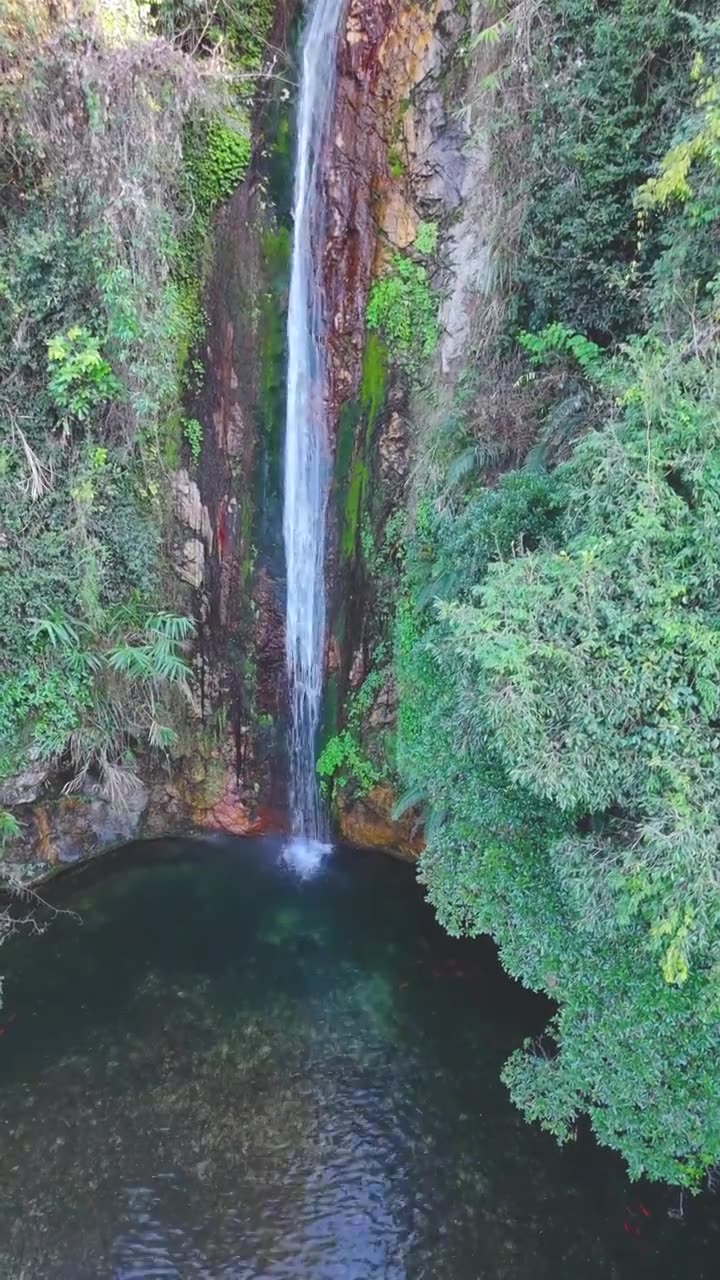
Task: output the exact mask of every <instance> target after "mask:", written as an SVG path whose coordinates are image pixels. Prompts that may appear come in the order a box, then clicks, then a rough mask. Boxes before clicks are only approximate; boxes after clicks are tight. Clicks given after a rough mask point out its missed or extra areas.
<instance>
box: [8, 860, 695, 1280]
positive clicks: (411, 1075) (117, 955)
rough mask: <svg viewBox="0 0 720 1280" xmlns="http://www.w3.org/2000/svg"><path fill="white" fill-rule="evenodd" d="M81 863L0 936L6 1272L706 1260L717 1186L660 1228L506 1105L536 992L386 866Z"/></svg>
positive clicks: (624, 1188)
mask: <svg viewBox="0 0 720 1280" xmlns="http://www.w3.org/2000/svg"><path fill="white" fill-rule="evenodd" d="M92 875H93V876H94V877H95V881H94V883H90V882H88V881H87V880H86V881H85V882H83V880H82V879H81V878H80V879H78V881H77V882H76V884H75V887H74V888H73V890H72V892H71V893H70V894H69V896H68V900H67V905H71V906H72V907H73V908H74V909H75V910H76V911H78V912H79V913H80V914H81V916H82V921H83V923H82V925H79V924H78V923H77V921H76V920H74V919H71V918H65V919H62V920H61V921H59V922H57V923H56V924H55V925H54V926H53V929H52V931H51V932H50V933H49V934H47V935H46V936H45V937H44V938H42V939H40V940H36V941H32V942H27V943H24V942H21V943H17V944H15V943H13V944H12V945H10V946H8V947H6V948H5V949H4V951H3V955H2V962H3V969H4V971H5V974H6V983H5V1007H4V1009H3V1011H2V1013H1V1014H0V1022H1V1023H2V1027H3V1029H4V1034H3V1035H2V1036H1V1037H0V1133H1V1134H2V1142H3V1154H2V1163H1V1164H0V1277H2V1280H97V1278H98V1277H117V1278H118V1280H136V1278H137V1280H140V1278H142V1280H149V1278H153V1280H154V1278H156V1277H158V1278H159V1277H174V1278H178V1280H200V1278H202V1280H205V1278H207V1280H221V1278H222V1280H260V1278H262V1280H281V1278H285V1277H287V1278H288V1280H301V1278H304V1277H310V1278H312V1280H370V1278H372V1280H375V1278H378V1280H380V1278H382V1280H484V1278H485V1277H487V1280H542V1278H543V1277H553V1278H554V1280H558V1278H560V1280H566V1278H567V1280H586V1278H589V1280H591V1278H592V1277H603V1278H604V1280H607V1278H608V1277H611V1278H617V1280H625V1278H626V1277H627V1278H628V1280H629V1278H630V1277H632V1278H633V1280H635V1277H648V1278H649V1277H653V1278H656V1277H657V1278H659V1280H668V1278H670V1277H673V1278H674V1277H680V1276H683V1277H684V1276H688V1277H692V1278H693V1280H705V1278H706V1277H707V1278H708V1280H709V1278H710V1277H713V1278H714V1277H716V1275H717V1256H718V1254H717V1246H718V1243H720V1237H719V1234H718V1213H717V1206H716V1204H715V1202H714V1201H713V1199H711V1198H706V1199H705V1200H704V1201H703V1202H701V1203H699V1204H693V1205H691V1207H690V1212H689V1214H688V1220H687V1221H686V1222H685V1223H678V1222H675V1221H673V1220H672V1219H671V1218H669V1217H668V1215H667V1208H668V1203H669V1201H668V1197H667V1195H666V1193H664V1192H662V1191H658V1190H653V1189H652V1188H650V1189H648V1188H646V1187H641V1188H632V1187H629V1186H628V1184H627V1183H626V1182H625V1180H624V1178H623V1175H622V1170H621V1167H620V1164H619V1162H618V1161H616V1160H615V1158H614V1157H613V1156H611V1155H609V1154H608V1153H603V1152H601V1151H599V1150H598V1149H597V1148H596V1147H595V1146H594V1145H593V1144H592V1143H591V1142H590V1141H588V1140H586V1139H581V1140H580V1141H578V1143H576V1144H573V1145H572V1146H571V1147H569V1148H567V1149H566V1150H564V1151H559V1150H558V1149H557V1148H556V1147H555V1145H554V1143H553V1141H552V1140H551V1139H550V1138H548V1137H546V1136H545V1135H543V1134H541V1133H538V1132H537V1131H536V1130H534V1129H533V1128H531V1127H529V1126H527V1125H525V1124H524V1122H523V1121H522V1119H521V1118H520V1116H519V1115H518V1114H517V1113H516V1112H515V1111H514V1109H513V1108H512V1106H511V1105H510V1103H509V1101H508V1099H507V1097H506V1095H505V1092H504V1089H503V1087H502V1086H501V1084H500V1083H499V1079H498V1075H499V1070H500V1066H501V1063H502V1061H503V1060H504V1058H505V1057H506V1056H507V1055H508V1053H509V1052H510V1051H511V1050H512V1049H513V1048H514V1047H515V1046H516V1045H517V1044H518V1043H520V1042H521V1041H522V1039H523V1037H524V1036H525V1035H527V1034H532V1033H534V1032H535V1031H537V1030H539V1028H540V1027H541V1026H542V1025H543V1023H544V1021H545V1019H546V1016H547V1009H546V1008H545V1007H544V1006H543V1004H542V1003H541V1002H538V1001H536V1000H535V999H534V998H532V997H530V996H528V995H527V994H525V993H523V992H522V991H520V990H519V989H518V988H517V987H515V986H514V985H513V984H511V983H510V982H509V981H508V980H507V979H506V978H505V977H504V976H503V975H502V973H501V972H500V971H499V969H498V967H497V963H496V961H495V959H494V955H493V952H492V949H491V948H490V947H489V946H486V945H485V944H483V943H456V942H452V941H451V940H450V939H448V938H446V937H445V936H444V935H443V934H442V933H441V932H440V931H439V930H438V929H437V928H436V927H435V925H434V923H433V920H432V917H431V914H430V913H429V911H428V910H427V909H426V908H425V907H424V905H423V903H422V901H421V899H420V895H419V893H418V892H417V891H416V888H415V886H414V884H413V881H412V877H411V875H410V873H409V872H407V870H406V868H403V867H399V866H396V865H395V864H393V863H391V862H390V861H389V860H383V859H380V858H374V857H369V856H368V855H364V854H350V853H347V854H342V853H341V854H336V855H335V856H334V857H333V858H332V859H331V860H329V861H327V862H326V863H325V864H324V867H323V869H322V872H321V874H320V875H318V876H316V877H315V878H313V879H309V880H307V879H306V880H303V879H301V878H298V877H296V876H293V875H292V874H290V872H289V871H288V869H287V866H286V865H285V863H284V860H283V847H282V845H281V844H280V843H279V842H278V843H275V842H271V841H255V842H250V841H224V842H218V843H216V842H212V843H200V842H189V841H185V842H179V841H176V842H167V843H162V844H156V845H152V846H145V848H144V849H143V848H141V847H136V849H135V850H134V851H133V850H131V851H128V853H126V854H123V855H122V856H120V857H116V858H115V859H114V861H109V862H106V863H104V864H103V865H102V866H99V867H98V868H96V869H95V870H94V871H93V872H92Z"/></svg>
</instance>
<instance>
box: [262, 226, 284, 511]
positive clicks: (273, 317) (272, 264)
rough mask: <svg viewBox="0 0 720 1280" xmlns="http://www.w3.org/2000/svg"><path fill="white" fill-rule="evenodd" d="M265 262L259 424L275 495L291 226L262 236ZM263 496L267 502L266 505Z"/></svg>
mask: <svg viewBox="0 0 720 1280" xmlns="http://www.w3.org/2000/svg"><path fill="white" fill-rule="evenodd" d="M261 247H262V256H263V263H264V266H265V271H266V274H267V278H268V283H269V285H270V288H269V290H268V291H267V292H266V293H264V294H263V296H262V298H261V300H260V377H259V389H258V395H259V425H260V429H261V431H262V434H263V440H264V459H265V478H266V481H267V484H268V487H269V490H270V492H271V493H272V494H279V492H280V463H281V453H282V440H283V428H284V419H285V348H286V337H285V312H284V307H283V304H282V299H283V296H284V294H285V291H286V289H287V282H288V274H289V266H290V249H291V241H290V232H289V230H288V228H287V227H277V228H270V229H267V230H266V231H264V232H263V233H262V237H261ZM266 500H267V499H266V495H263V502H266Z"/></svg>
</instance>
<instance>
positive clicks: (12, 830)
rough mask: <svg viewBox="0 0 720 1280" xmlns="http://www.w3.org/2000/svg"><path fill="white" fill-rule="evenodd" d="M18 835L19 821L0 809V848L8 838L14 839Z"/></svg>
mask: <svg viewBox="0 0 720 1280" xmlns="http://www.w3.org/2000/svg"><path fill="white" fill-rule="evenodd" d="M19 835H20V823H19V822H18V820H17V818H16V817H15V816H14V815H13V814H12V813H7V812H6V810H5V809H0V849H2V847H3V845H4V844H6V843H7V841H8V840H15V839H17V837H18V836H19Z"/></svg>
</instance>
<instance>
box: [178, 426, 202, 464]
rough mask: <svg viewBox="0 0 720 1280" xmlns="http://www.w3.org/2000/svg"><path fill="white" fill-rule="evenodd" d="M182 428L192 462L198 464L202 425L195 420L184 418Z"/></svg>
mask: <svg viewBox="0 0 720 1280" xmlns="http://www.w3.org/2000/svg"><path fill="white" fill-rule="evenodd" d="M182 426H183V435H184V437H185V439H186V440H187V442H188V446H189V449H190V454H191V456H192V460H193V462H199V461H200V454H201V453H202V442H203V429H202V423H200V422H198V420H197V418H184V419H183V424H182Z"/></svg>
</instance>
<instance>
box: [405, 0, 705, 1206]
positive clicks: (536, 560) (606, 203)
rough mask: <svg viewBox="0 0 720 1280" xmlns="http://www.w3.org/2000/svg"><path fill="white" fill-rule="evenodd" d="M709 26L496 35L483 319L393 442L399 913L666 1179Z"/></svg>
mask: <svg viewBox="0 0 720 1280" xmlns="http://www.w3.org/2000/svg"><path fill="white" fill-rule="evenodd" d="M712 9H713V7H712V6H711V5H706V4H702V3H696V4H692V5H690V6H689V7H686V8H685V9H683V10H682V11H681V10H679V9H677V8H676V7H674V6H673V5H671V4H667V3H661V4H657V3H655V0H652V3H651V2H650V0H633V2H632V3H630V0H618V2H617V3H613V4H611V5H599V4H596V3H593V2H592V0H550V2H549V3H547V4H544V5H540V6H538V5H535V6H528V5H527V4H522V5H518V6H517V7H516V8H515V9H514V10H512V9H511V10H510V11H509V12H508V13H507V15H505V16H500V18H499V19H498V22H499V28H498V30H496V32H495V35H494V36H493V37H492V40H493V42H495V43H498V42H501V43H502V42H503V41H504V51H505V52H504V60H503V56H501V57H500V58H496V60H495V66H494V70H493V73H492V77H491V78H490V77H488V84H491V87H490V88H488V89H487V90H486V94H487V96H486V102H487V104H488V109H489V110H490V111H491V129H490V142H491V146H492V147H493V148H494V149H495V152H496V164H495V179H496V182H497V184H498V188H499V190H500V191H501V193H502V196H503V203H502V206H501V208H502V209H504V211H505V226H506V227H507V228H508V238H507V239H506V241H505V242H504V243H498V245H497V246H496V258H497V259H498V264H497V274H496V284H495V289H496V293H497V291H498V289H499V288H500V285H502V293H503V306H502V307H501V308H500V309H498V308H497V307H496V308H495V312H494V315H495V316H497V315H498V314H499V316H500V318H499V321H498V322H497V323H496V325H495V328H494V332H493V334H492V338H491V339H489V338H488V334H487V332H484V333H483V334H482V336H481V338H479V340H478V345H477V352H476V354H475V358H474V360H473V361H471V363H470V367H469V369H468V371H467V373H466V376H465V378H464V380H463V382H462V384H461V387H460V391H459V394H458V402H457V404H456V406H455V409H454V412H453V416H452V419H451V421H449V422H444V423H440V424H439V425H436V426H434V427H433V430H432V433H431V434H430V436H429V437H426V438H425V439H424V441H423V448H424V449H425V451H426V453H427V454H428V455H433V457H435V459H436V461H437V459H439V463H438V464H437V465H434V466H430V467H429V466H421V467H419V469H418V479H417V481H416V485H415V490H414V493H413V504H414V507H415V511H416V514H415V517H414V531H413V533H412V535H411V536H410V538H409V541H408V545H407V548H406V558H405V573H404V586H403V590H402V593H401V601H400V605H399V609H398V617H397V624H396V671H397V678H398V683H399V695H400V706H399V726H398V749H397V768H398V770H399V774H400V777H401V779H402V785H403V787H404V789H405V796H404V799H403V800H402V801H401V806H400V807H405V808H407V807H409V806H410V805H416V806H418V807H419V809H420V811H421V812H422V814H423V819H424V825H425V832H426V839H427V849H426V852H425V853H424V855H423V857H422V859H421V863H420V874H421V878H422V880H423V881H424V883H425V885H426V886H427V890H428V894H429V898H430V900H431V902H432V903H433V904H434V906H435V908H436V910H437V912H438V915H439V918H440V920H441V921H442V922H443V924H444V925H445V926H446V927H447V928H448V929H449V930H450V931H451V932H453V933H470V934H473V933H480V932H489V933H491V934H492V935H493V936H494V937H495V938H496V940H497V942H498V944H499V947H500V952H501V955H502V959H503V963H504V964H505V966H506V967H507V969H508V970H509V971H510V972H511V973H512V974H514V975H516V976H517V977H519V978H520V979H521V980H522V981H523V982H524V983H525V984H526V985H528V986H529V987H532V988H534V989H537V990H541V991H544V992H546V993H547V994H548V995H549V996H551V997H552V999H553V1000H554V1001H556V1002H557V1009H558V1011H557V1014H556V1016H555V1017H554V1018H553V1019H552V1021H551V1023H550V1025H549V1026H548V1028H547V1033H546V1035H545V1036H543V1037H542V1038H541V1039H540V1040H539V1041H538V1042H537V1043H532V1044H530V1043H529V1044H527V1045H526V1046H525V1048H524V1050H522V1051H518V1053H516V1054H515V1055H514V1056H513V1057H512V1058H511V1059H510V1061H509V1062H508V1064H507V1066H506V1068H505V1079H506V1082H507V1083H508V1085H509V1087H510V1090H511V1093H512V1095H513V1097H514V1098H515V1100H516V1101H517V1102H518V1104H519V1105H520V1106H521V1107H522V1108H523V1110H524V1111H525V1113H526V1114H527V1116H528V1117H529V1118H531V1119H537V1120H539V1121H540V1122H541V1123H542V1124H543V1125H544V1126H545V1127H546V1128H548V1129H549V1130H550V1131H551V1132H552V1133H554V1134H555V1135H556V1136H557V1137H558V1138H559V1139H560V1140H565V1139H567V1138H568V1137H571V1136H572V1135H573V1134H574V1133H575V1131H576V1127H577V1125H578V1123H579V1122H580V1121H581V1119H582V1118H583V1117H589V1120H590V1123H591V1125H592V1128H593V1130H594V1132H595V1134H596V1136H597V1138H598V1139H599V1140H600V1141H601V1142H603V1143H605V1144H607V1145H609V1146H612V1147H614V1148H616V1149H617V1150H619V1151H620V1152H621V1153H622V1154H623V1156H624V1158H625V1160H626V1161H627V1164H628V1167H629V1170H630V1173H631V1175H632V1176H634V1177H636V1176H639V1175H642V1174H645V1175H648V1176H650V1177H651V1178H655V1179H659V1180H664V1181H667V1182H670V1183H675V1184H680V1185H682V1186H688V1187H692V1188H696V1187H699V1186H700V1185H701V1184H702V1181H703V1178H704V1176H705V1175H706V1174H707V1173H708V1172H709V1171H710V1170H711V1169H712V1168H713V1167H714V1166H715V1165H717V1164H718V1163H719V1162H720V1091H719V1090H718V1087H717V1086H718V1076H717V1062H718V1056H719V1053H720V893H719V892H718V876H719V873H720V852H719V847H720V763H719V762H720V693H719V690H720V626H719V623H718V609H717V599H718V587H719V585H720V582H719V578H720V453H719V452H718V422H720V371H719V370H718V334H719V332H720V309H719V302H718V290H719V289H720V276H718V266H719V261H718V250H719V249H720V220H719V218H720V79H718V75H719V73H720V59H719V56H718V55H719V45H718V38H719V37H720V29H719V28H718V25H717V22H716V20H714V19H713V12H712ZM496 26H497V23H496ZM514 36H515V41H516V42H515V44H513V37H514ZM518 38H521V43H522V47H521V48H518V45H517V39H518ZM488 42H489V38H488ZM479 43H481V42H480V41H476V42H475V44H476V47H477V45H478V44H479ZM528 59H529V60H528ZM488 306H489V303H488ZM480 311H481V316H482V303H481V304H480ZM481 325H482V319H481ZM508 467H510V468H511V469H510V470H508Z"/></svg>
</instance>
